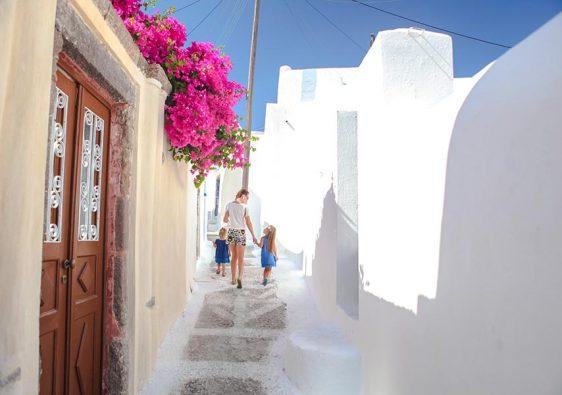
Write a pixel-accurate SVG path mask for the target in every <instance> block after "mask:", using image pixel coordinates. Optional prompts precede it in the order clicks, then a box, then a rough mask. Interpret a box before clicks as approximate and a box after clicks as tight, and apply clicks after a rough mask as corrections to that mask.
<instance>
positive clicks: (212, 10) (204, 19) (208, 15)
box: [187, 0, 224, 35]
mask: <svg viewBox="0 0 562 395" xmlns="http://www.w3.org/2000/svg"><path fill="white" fill-rule="evenodd" d="M223 1H224V0H220V1H219V2H218V3H217V5H215V6H214V7H213V8H212V9H211V11H209V12H208V13H207V15H205V17H204V18H203V19H201V21H200V22H199V23H198V24H197V25H195V27H194V28H193V29H191V31H190V32H189V33H187V34H188V35H190V34H193V32H194V31H195V30H197V28H198V27H199V26H201V24H203V22H205V21H206V20H207V18H208V17H210V16H211V14H212V13H213V12H215V10H216V9H217V8H218V7H219V5H221V4H222V2H223Z"/></svg>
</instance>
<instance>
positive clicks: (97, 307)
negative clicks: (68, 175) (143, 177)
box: [69, 88, 110, 394]
mask: <svg viewBox="0 0 562 395" xmlns="http://www.w3.org/2000/svg"><path fill="white" fill-rule="evenodd" d="M79 108H80V109H79V112H78V113H79V116H78V131H79V133H78V136H79V137H78V140H79V141H78V145H77V148H78V151H77V152H78V153H77V158H78V161H77V165H76V178H75V184H76V188H75V202H76V209H75V213H74V214H75V217H74V221H75V225H74V226H73V232H74V235H73V239H74V244H73V249H74V251H75V252H74V254H73V255H74V257H75V260H74V264H73V267H72V269H71V282H70V284H71V285H70V288H71V296H70V298H71V302H70V305H71V308H70V310H71V311H70V320H71V324H70V328H71V332H72V333H71V336H70V364H71V369H70V371H69V383H70V384H69V389H70V393H72V394H98V393H100V391H101V385H100V384H101V381H100V373H101V340H102V307H103V260H104V254H103V253H104V249H103V246H104V236H105V234H104V233H105V232H104V230H105V226H104V225H105V224H104V222H105V221H104V214H105V190H106V180H107V169H106V167H107V156H108V155H107V152H108V141H109V139H108V126H109V121H110V118H109V115H110V113H109V110H108V108H107V107H105V106H104V105H103V104H102V103H101V102H100V101H99V100H97V99H96V98H95V97H94V96H93V95H92V94H90V92H88V91H87V90H86V89H83V88H81V94H80V104H79Z"/></svg>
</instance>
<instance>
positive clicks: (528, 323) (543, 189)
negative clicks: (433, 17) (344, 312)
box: [360, 14, 562, 395]
mask: <svg viewBox="0 0 562 395" xmlns="http://www.w3.org/2000/svg"><path fill="white" fill-rule="evenodd" d="M561 110H562V14H561V15H558V16H557V17H556V18H555V19H554V20H553V21H551V22H550V23H549V24H547V25H546V26H544V27H543V28H541V29H540V30H539V31H538V32H536V33H535V34H533V35H532V36H531V37H529V38H528V39H527V40H525V41H524V42H523V43H521V44H520V45H518V46H517V47H516V48H514V49H512V50H510V51H509V52H508V53H506V55H504V56H503V57H502V58H500V59H499V60H498V61H497V62H496V63H495V64H494V65H493V66H492V67H491V68H490V69H489V70H488V72H487V73H486V74H484V76H483V77H482V78H481V80H480V81H479V82H478V83H477V85H476V86H475V87H474V89H473V90H472V92H471V93H470V95H469V96H468V98H467V100H466V101H465V103H464V105H463V106H462V108H461V110H460V113H459V115H458V118H457V121H456V124H455V127H454V130H453V136H452V141H451V145H450V150H449V159H448V167H447V182H446V189H445V206H444V215H443V224H442V237H441V255H440V268H439V278H438V287H437V295H436V299H435V300H434V301H428V300H425V299H422V300H421V303H420V306H419V310H418V314H417V315H416V316H414V315H412V314H409V313H408V312H406V311H404V310H401V309H399V308H397V307H395V306H392V305H391V304H389V303H386V302H383V301H382V300H381V299H378V298H375V297H373V296H371V295H369V294H366V293H362V294H361V295H360V298H361V299H360V317H361V318H362V321H361V341H362V347H361V348H362V352H363V362H364V368H365V370H366V371H365V372H364V377H367V378H368V379H367V382H366V386H365V390H366V393H369V394H388V395H392V394H428V395H429V394H456V395H462V394H467V395H468V394H479V395H486V394H494V395H497V394H506V395H508V394H509V395H514V394H522V395H523V394H552V395H554V394H560V393H562V375H561V371H562V359H561V356H562V337H561V333H562V314H561V305H562V242H561V241H562V111H561ZM367 321H368V322H367Z"/></svg>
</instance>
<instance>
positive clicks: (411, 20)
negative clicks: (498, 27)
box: [307, 0, 511, 49]
mask: <svg viewBox="0 0 562 395" xmlns="http://www.w3.org/2000/svg"><path fill="white" fill-rule="evenodd" d="M351 1H352V2H354V3H357V4H361V5H363V6H365V7H368V8H371V9H373V10H376V11H379V12H382V13H385V14H388V15H392V16H394V17H396V18H401V19H404V20H406V21H410V22H414V23H417V24H419V25H423V26H427V27H429V28H431V29H435V30H440V31H442V32H446V33H450V34H454V35H455V36H459V37H464V38H467V39H469V40H474V41H479V42H481V43H484V44H489V45H495V46H498V47H502V48H508V49H509V48H511V47H510V46H509V45H504V44H499V43H495V42H493V41H488V40H484V39H481V38H478V37H474V36H469V35H467V34H462V33H458V32H455V31H452V30H448V29H443V28H442V27H438V26H435V25H430V24H429V23H425V22H422V21H418V20H416V19H412V18H408V17H405V16H402V15H399V14H395V13H394V12H390V11H386V10H383V9H382V8H379V7H375V6H374V5H371V4H367V3H365V2H362V1H359V0H351ZM307 2H308V0H307Z"/></svg>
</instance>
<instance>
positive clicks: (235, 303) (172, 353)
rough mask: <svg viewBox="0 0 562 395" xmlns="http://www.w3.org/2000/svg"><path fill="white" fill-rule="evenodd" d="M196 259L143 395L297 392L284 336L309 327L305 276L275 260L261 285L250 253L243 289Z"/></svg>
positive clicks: (311, 311) (310, 317)
mask: <svg viewBox="0 0 562 395" xmlns="http://www.w3.org/2000/svg"><path fill="white" fill-rule="evenodd" d="M209 261H210V260H207V261H206V262H205V263H203V264H200V266H199V267H198V273H197V281H196V283H197V290H196V291H195V292H194V294H193V295H192V296H191V298H190V299H189V302H188V304H187V309H186V311H185V312H184V313H183V315H182V316H181V317H180V318H179V319H178V321H177V322H176V323H175V324H174V325H173V327H172V328H171V330H170V332H169V333H168V335H167V336H166V339H165V340H164V342H163V344H162V346H161V348H160V350H159V356H158V361H157V364H156V368H155V371H154V373H153V376H152V378H151V379H150V381H149V382H148V383H147V384H146V385H145V387H144V389H143V391H142V394H294V393H298V391H297V390H296V389H295V388H294V387H293V386H292V385H291V383H290V382H289V380H288V379H287V377H286V376H285V374H284V373H283V350H284V346H285V344H286V341H287V337H288V335H289V333H290V332H291V331H292V330H294V329H300V328H305V327H307V326H309V325H313V324H314V322H315V320H316V319H317V314H316V311H315V309H314V307H313V305H312V303H311V300H310V298H309V297H308V293H307V289H306V286H305V284H304V280H303V277H302V273H301V272H300V271H299V270H296V269H295V267H294V265H293V264H292V263H291V262H289V261H286V260H280V261H279V266H278V268H276V269H275V270H274V277H273V281H272V283H271V284H268V285H267V286H265V287H264V286H263V285H262V284H261V276H262V270H261V267H258V265H259V261H258V260H257V259H255V258H250V259H247V260H246V272H245V279H244V288H243V289H236V287H235V286H231V285H230V281H229V277H230V276H227V277H226V278H223V277H221V276H217V275H216V274H215V273H214V266H213V265H212V262H209Z"/></svg>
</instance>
